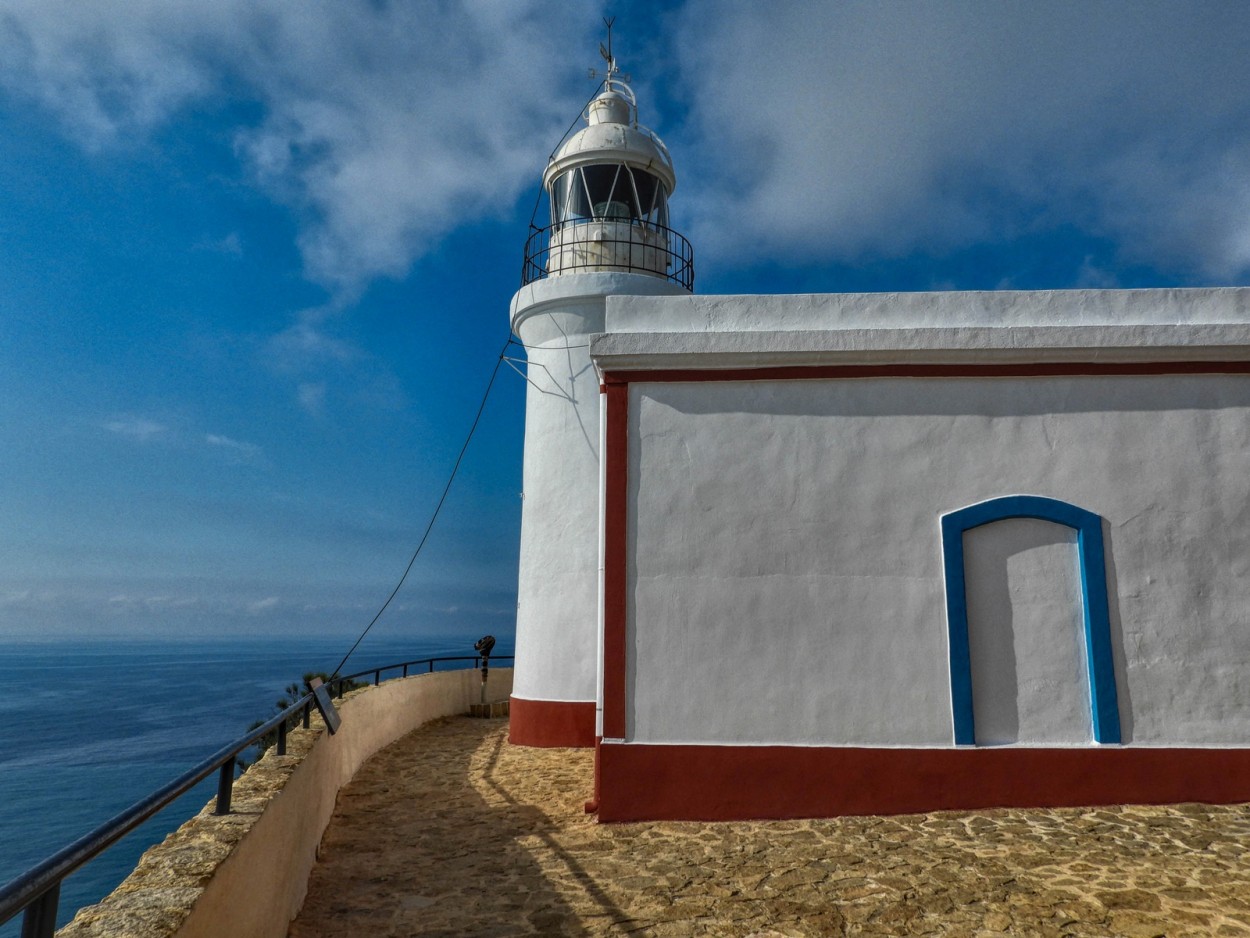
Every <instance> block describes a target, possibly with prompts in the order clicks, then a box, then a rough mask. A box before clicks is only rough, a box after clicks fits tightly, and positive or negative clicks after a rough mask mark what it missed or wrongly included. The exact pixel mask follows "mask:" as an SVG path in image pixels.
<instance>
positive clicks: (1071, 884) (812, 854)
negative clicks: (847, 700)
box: [290, 717, 1250, 938]
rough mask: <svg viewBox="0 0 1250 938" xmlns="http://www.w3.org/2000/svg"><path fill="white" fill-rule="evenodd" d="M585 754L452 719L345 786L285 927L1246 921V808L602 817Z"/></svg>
mask: <svg viewBox="0 0 1250 938" xmlns="http://www.w3.org/2000/svg"><path fill="white" fill-rule="evenodd" d="M592 765H593V755H592V753H591V752H589V751H587V750H568V749H525V748H521V747H514V746H510V745H509V744H508V742H507V724H506V721H500V720H471V719H468V718H465V717H458V718H451V719H448V720H443V721H439V722H437V723H433V724H429V725H427V726H424V727H422V728H421V729H419V730H417V731H416V732H414V733H412V734H410V735H409V736H407V737H405V738H404V739H402V740H399V741H398V742H396V743H395V744H393V745H392V746H390V747H388V748H387V749H385V750H383V751H382V752H380V753H378V754H377V755H376V756H375V757H374V758H373V759H371V760H370V761H369V762H368V763H366V764H365V766H364V767H363V768H362V769H361V771H360V772H359V773H358V774H357V776H356V778H355V779H354V780H353V781H352V783H351V784H350V785H349V786H348V787H347V788H345V789H344V790H343V791H342V792H341V793H340V795H339V801H338V806H337V808H336V810H335V814H334V818H333V820H332V821H331V823H330V827H329V829H328V830H327V832H326V835H325V837H324V839H323V841H322V845H321V852H320V858H319V862H318V865H317V867H316V868H315V869H314V871H313V874H312V877H311V879H310V882H309V893H308V898H307V900H306V902H305V905H304V908H303V910H302V911H301V912H300V915H299V917H298V918H297V919H296V920H295V921H294V922H293V923H292V925H291V930H290V936H291V938H312V936H321V935H325V936H330V935H334V936H342V935H370V936H373V935H377V936H384V935H394V936H399V935H405V936H407V935H424V936H452V935H457V936H459V935H465V936H476V935H480V936H492V938H494V936H509V935H638V936H652V935H654V936H670V935H673V936H677V935H681V936H685V935H726V936H757V938H781V936H786V938H797V936H817V935H863V936H901V935H946V936H969V938H971V936H1000V935H1021V936H1043V938H1049V936H1074V938H1075V936H1081V938H1085V936H1089V938H1094V936H1099V938H1101V936H1126V938H1152V936H1159V935H1163V936H1168V938H1182V936H1213V935H1214V936H1222V935H1230V936H1237V935H1244V936H1250V859H1247V848H1248V846H1250V806H1244V805H1238V806H1231V807H1228V806H1225V807H1211V806H1206V805H1177V806H1171V807H1120V808H1098V809H1063V810H1033V811H1024V810H994V811H983V812H976V813H967V812H960V813H956V812H938V813H933V814H924V815H908V816H901V817H856V818H835V819H831V820H816V821H771V822H748V823H652V824H622V825H609V824H597V823H596V822H595V820H594V818H593V817H588V816H587V815H585V814H584V813H583V810H582V804H583V802H584V801H585V799H586V798H587V796H588V794H589V792H590V790H591V785H592Z"/></svg>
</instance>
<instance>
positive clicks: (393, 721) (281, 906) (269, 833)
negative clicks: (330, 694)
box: [57, 668, 512, 938]
mask: <svg viewBox="0 0 1250 938" xmlns="http://www.w3.org/2000/svg"><path fill="white" fill-rule="evenodd" d="M480 689H481V683H480V677H479V674H478V672H477V671H473V670H466V671H444V672H440V673H437V674H419V675H415V676H413V677H409V678H402V679H396V680H392V681H386V682H384V683H383V684H381V685H380V686H377V687H366V688H361V689H360V690H356V691H352V692H351V693H349V694H346V695H345V696H344V698H343V699H342V700H341V701H336V704H337V706H338V709H339V712H340V714H341V715H342V717H343V725H342V727H341V728H340V729H339V731H338V733H336V734H335V735H334V736H329V735H327V734H326V732H325V729H324V727H323V726H322V725H321V722H320V720H318V719H317V718H316V717H315V716H314V723H313V727H312V728H311V729H308V730H302V729H301V730H294V731H292V732H291V733H290V734H289V735H288V738H287V754H286V755H285V756H277V755H275V754H274V753H273V752H272V751H270V752H269V753H267V754H266V755H265V757H264V758H263V759H261V760H260V761H259V762H257V763H256V764H255V765H253V766H252V767H251V768H249V769H248V770H247V772H245V773H244V774H243V776H242V777H241V778H239V779H238V780H237V781H236V782H235V785H234V795H233V799H232V806H231V807H232V810H231V813H230V814H228V815H225V816H218V815H215V814H213V813H212V812H213V808H214V806H215V803H214V802H210V803H209V804H208V805H206V806H205V807H204V809H203V810H202V811H201V812H200V813H199V814H198V815H196V816H195V817H194V818H192V819H191V820H189V821H188V822H187V823H185V824H183V825H182V826H181V827H180V828H178V830H176V831H174V833H172V834H170V835H169V836H168V837H166V838H165V840H164V842H163V843H161V844H158V845H157V846H155V847H153V848H151V849H150V850H148V851H147V852H146V853H145V854H144V855H143V857H142V858H141V859H140V860H139V865H138V866H137V867H136V868H135V870H134V872H133V873H131V874H130V876H128V877H127V878H126V880H125V881H124V882H122V884H121V885H120V886H118V887H117V889H115V890H114V891H113V892H112V893H111V894H110V895H109V896H107V897H106V898H105V899H104V900H103V901H102V902H100V903H99V904H98V905H93V906H88V907H86V908H84V909H82V910H81V911H79V913H78V914H77V915H76V916H75V917H74V920H73V921H72V922H71V923H70V924H68V925H66V926H65V927H64V928H62V929H61V930H60V931H59V932H58V933H57V934H58V936H59V938H101V936H120V935H126V936H134V938H170V936H177V938H220V936H222V935H247V936H249V938H251V936H255V938H264V936H270V935H272V936H275V938H281V936H284V935H286V933H287V926H288V923H289V922H290V920H291V919H292V918H293V917H294V916H295V914H296V913H297V912H298V911H299V909H300V906H301V905H302V904H303V902H304V895H305V892H306V890H307V884H308V874H309V871H310V870H311V869H312V866H313V864H314V863H315V862H316V859H317V847H318V844H319V843H320V841H321V835H322V833H323V832H324V831H325V828H326V825H327V824H328V823H329V822H330V815H331V813H332V812H333V810H334V802H335V798H336V797H337V795H338V791H339V789H340V788H341V787H343V785H345V784H346V783H347V782H349V781H350V780H351V778H352V776H353V775H355V773H356V770H357V769H358V768H359V767H360V765H361V763H363V762H364V761H365V760H366V759H368V758H369V757H370V756H371V755H373V754H374V753H375V752H377V751H378V750H379V749H381V748H383V747H384V746H387V745H389V744H390V743H392V742H394V741H395V740H396V739H398V738H400V737H401V736H404V735H405V734H407V733H409V732H411V731H412V730H414V729H416V728H417V727H418V726H420V725H421V724H423V723H427V722H429V721H430V720H433V719H437V718H438V717H443V716H449V715H451V714H456V713H465V712H467V711H468V709H469V705H470V704H472V703H476V702H477V701H478V700H479V694H480ZM511 690H512V670H511V669H510V668H495V669H492V670H491V672H490V684H489V687H488V692H487V699H489V700H499V699H507V697H508V695H509V694H510V693H511Z"/></svg>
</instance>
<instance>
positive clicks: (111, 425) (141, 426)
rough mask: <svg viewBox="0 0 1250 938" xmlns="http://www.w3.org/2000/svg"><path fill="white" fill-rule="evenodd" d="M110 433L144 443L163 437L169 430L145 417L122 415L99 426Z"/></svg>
mask: <svg viewBox="0 0 1250 938" xmlns="http://www.w3.org/2000/svg"><path fill="white" fill-rule="evenodd" d="M100 426H101V427H103V428H104V429H105V430H108V431H109V432H110V433H116V434H117V435H118V436H124V437H128V438H130V439H132V440H137V441H138V442H140V443H146V442H148V441H149V440H153V439H155V438H156V437H159V436H163V435H165V434H166V433H167V432H168V430H169V428H168V427H166V426H165V425H164V424H162V423H157V422H156V421H155V420H150V419H148V418H147V417H136V416H134V415H131V414H123V415H119V416H116V417H112V418H110V419H108V420H106V421H104V423H102V424H101V425H100Z"/></svg>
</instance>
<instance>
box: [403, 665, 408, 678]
mask: <svg viewBox="0 0 1250 938" xmlns="http://www.w3.org/2000/svg"><path fill="white" fill-rule="evenodd" d="M407 676H408V662H406V661H405V662H404V677H407Z"/></svg>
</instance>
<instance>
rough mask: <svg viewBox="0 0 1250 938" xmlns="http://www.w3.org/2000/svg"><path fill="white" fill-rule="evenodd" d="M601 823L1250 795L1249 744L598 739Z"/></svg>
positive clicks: (1217, 800)
mask: <svg viewBox="0 0 1250 938" xmlns="http://www.w3.org/2000/svg"><path fill="white" fill-rule="evenodd" d="M598 765H599V772H598V792H597V795H598V802H599V804H598V807H599V820H600V821H739V820H749V819H776V818H802V817H837V816H839V815H864V814H912V813H921V812H928V811H943V810H975V809H980V808H1006V807H1019V808H1055V807H1080V806H1086V805H1111V804H1175V803H1180V802H1186V801H1196V802H1202V803H1206V804H1235V803H1238V802H1243V801H1250V749H1154V748H1136V747H1125V748H1119V747H1115V748H1111V747H1107V748H1102V747H1091V748H1083V749H1031V748H1029V749H1025V748H1009V747H993V748H985V749H852V748H824V747H815V746H813V747H805V746H697V745H679V746H657V745H646V744H638V743H627V744H619V743H618V744H612V743H607V742H604V743H603V744H601V746H600V748H599V759H598Z"/></svg>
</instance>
